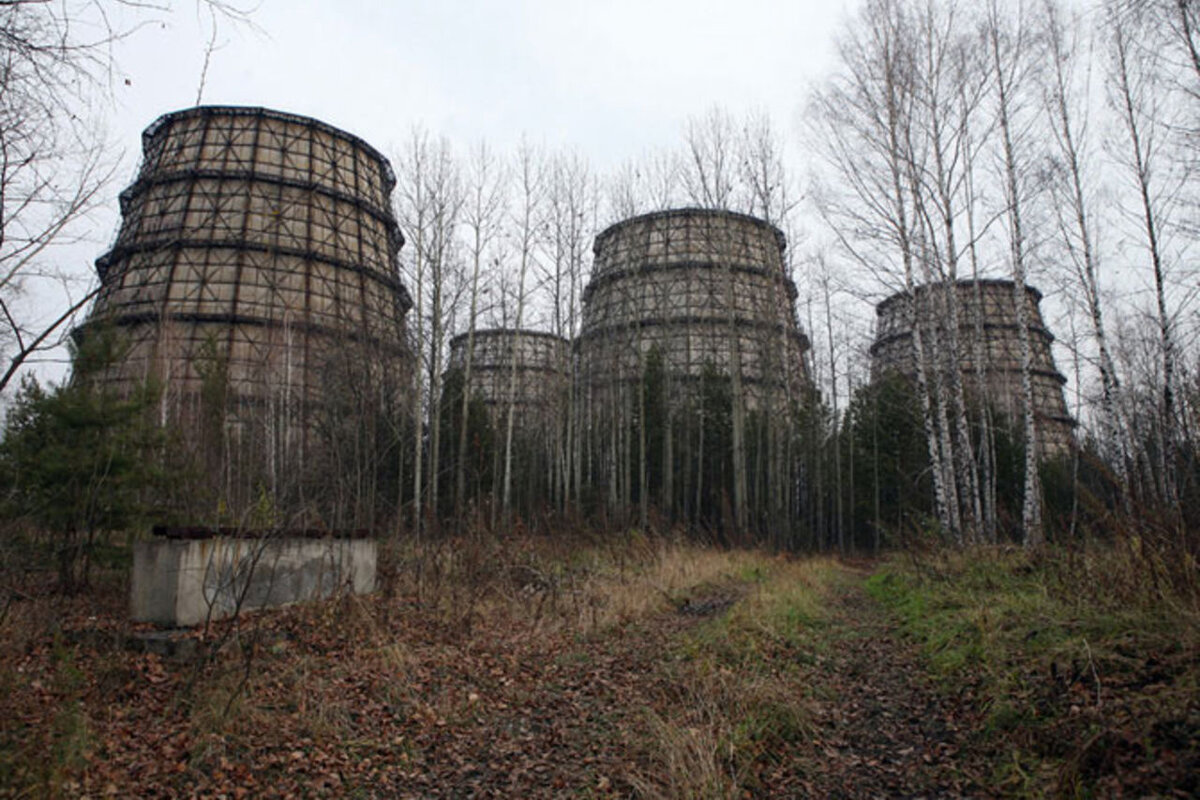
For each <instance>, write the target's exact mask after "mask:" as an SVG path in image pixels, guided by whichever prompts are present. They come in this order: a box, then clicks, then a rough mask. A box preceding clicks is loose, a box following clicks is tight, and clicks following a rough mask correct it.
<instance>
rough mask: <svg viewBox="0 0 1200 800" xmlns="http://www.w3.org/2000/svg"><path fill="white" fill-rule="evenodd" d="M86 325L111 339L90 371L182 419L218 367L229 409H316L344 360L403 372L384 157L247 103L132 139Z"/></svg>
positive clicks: (195, 114)
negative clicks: (149, 388) (113, 349)
mask: <svg viewBox="0 0 1200 800" xmlns="http://www.w3.org/2000/svg"><path fill="white" fill-rule="evenodd" d="M142 145H143V149H144V158H143V162H142V166H141V169H140V171H139V173H138V176H137V179H136V180H135V181H134V183H133V185H131V186H130V187H129V188H128V189H126V190H125V191H124V192H123V193H122V195H121V211H122V215H123V220H122V224H121V229H120V233H119V234H118V236H117V239H116V242H115V244H114V245H113V246H112V249H111V250H110V251H109V252H108V253H107V254H106V255H104V256H103V257H102V258H100V259H99V260H98V261H97V262H96V267H97V270H98V271H99V273H100V278H101V281H102V284H103V288H102V290H101V293H100V295H99V298H98V300H97V302H96V306H95V310H94V312H93V314H92V318H91V320H90V322H89V327H91V326H94V325H95V324H97V323H98V322H99V321H104V322H106V323H109V324H111V325H113V326H115V328H116V329H117V330H118V331H120V332H122V333H124V334H126V335H127V338H128V340H129V344H130V349H129V351H128V354H127V355H126V356H125V358H124V359H123V360H122V361H121V363H119V364H117V365H115V366H113V367H112V368H110V369H109V370H108V371H107V372H105V373H103V374H102V375H101V376H99V380H101V381H103V382H107V383H108V384H109V385H113V386H116V387H118V388H124V387H127V386H128V385H130V384H131V383H133V382H137V381H141V380H143V379H145V378H147V377H151V376H153V377H156V378H158V379H159V380H161V381H162V382H163V384H164V386H165V390H166V396H167V398H168V400H169V405H170V407H171V408H172V410H173V412H174V413H175V414H177V415H181V416H182V417H183V418H186V417H187V416H188V412H189V406H194V405H195V403H196V402H198V401H197V398H198V397H199V396H200V395H201V387H202V384H203V382H204V380H205V375H208V376H210V377H211V375H212V371H213V365H214V364H221V363H223V364H224V370H225V373H224V375H225V377H224V379H223V380H224V381H225V383H226V384H227V386H226V387H225V390H224V395H225V396H226V397H227V398H228V399H229V400H230V401H232V402H233V403H234V404H239V405H241V406H243V407H247V406H254V405H258V404H261V403H263V402H266V401H271V402H275V400H278V399H284V400H285V402H288V403H291V404H294V405H295V404H298V405H301V406H303V405H313V404H317V405H319V404H321V403H323V402H324V401H325V400H327V399H328V398H329V392H330V391H331V390H332V389H333V388H336V389H337V390H338V391H343V390H344V389H345V387H344V386H343V385H342V384H343V383H344V380H345V379H344V377H339V376H342V375H344V374H345V373H346V370H345V367H346V365H348V364H349V365H352V364H361V365H363V367H364V370H365V372H367V373H370V372H375V373H378V372H381V371H395V370H402V369H407V368H408V364H409V361H410V359H409V356H408V354H407V351H406V348H405V345H404V336H403V320H404V314H405V312H406V311H407V309H408V308H409V307H410V306H411V301H410V300H409V296H408V293H407V292H406V291H405V289H404V287H403V286H402V285H401V283H400V280H399V277H398V273H397V254H398V252H399V249H400V247H401V245H402V244H403V237H402V236H401V234H400V231H399V228H398V227H397V224H396V220H395V218H394V216H393V214H392V211H391V203H390V196H391V190H392V188H393V186H394V185H395V177H394V175H393V173H392V170H391V167H390V165H389V164H388V162H387V159H385V158H384V157H383V156H382V155H381V154H380V153H379V152H378V151H377V150H375V149H374V148H373V147H371V146H370V145H368V144H367V143H366V142H364V141H362V140H361V139H359V138H357V137H355V136H352V135H350V134H348V133H346V132H344V131H340V130H338V129H336V128H333V127H331V126H329V125H326V124H325V123H323V122H319V121H317V120H315V119H309V118H306V117H300V116H296V115H293V114H286V113H281V112H278V111H270V110H267V109H262V108H240V107H200V108H192V109H187V110H184V111H178V112H175V113H171V114H167V115H165V116H163V117H160V118H159V119H158V120H157V121H155V122H154V123H153V124H152V125H151V126H150V127H149V128H147V129H146V131H145V133H144V134H143V136H142Z"/></svg>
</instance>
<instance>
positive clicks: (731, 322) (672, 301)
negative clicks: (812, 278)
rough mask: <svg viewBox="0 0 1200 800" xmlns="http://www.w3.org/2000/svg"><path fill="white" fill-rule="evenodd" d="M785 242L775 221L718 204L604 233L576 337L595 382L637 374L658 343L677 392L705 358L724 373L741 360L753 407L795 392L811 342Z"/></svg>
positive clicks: (607, 385)
mask: <svg viewBox="0 0 1200 800" xmlns="http://www.w3.org/2000/svg"><path fill="white" fill-rule="evenodd" d="M784 247H785V239H784V236H783V233H782V232H781V231H780V230H779V229H778V228H776V227H774V226H773V225H770V224H768V223H766V222H764V221H762V220H760V219H756V218H754V217H750V216H746V215H744V214H737V213H733V212H730V211H721V210H706V209H679V210H672V211H662V212H657V213H653V214H646V215H644V216H640V217H634V218H632V219H628V220H625V221H623V222H619V223H617V224H616V225H613V226H612V227H610V228H608V229H607V230H605V231H603V232H602V233H601V234H600V235H599V236H597V237H596V243H595V266H594V268H593V272H592V279H591V282H590V283H589V284H588V286H587V288H586V289H585V291H584V294H583V301H584V307H583V319H582V329H581V332H580V336H579V341H578V348H579V357H580V369H581V373H582V374H583V375H584V376H586V378H585V380H586V381H587V383H588V384H589V385H590V387H591V389H592V391H593V392H598V393H600V394H603V393H604V392H605V391H606V390H609V389H615V388H617V387H619V386H621V385H622V384H628V383H631V382H635V381H638V380H640V379H641V376H642V374H643V373H642V370H643V364H644V363H645V358H646V356H647V355H648V354H649V353H650V352H651V351H652V350H654V349H656V350H657V352H658V353H659V354H660V355H661V357H662V359H663V364H664V367H665V372H666V378H667V381H668V384H669V385H670V386H671V393H672V396H673V397H674V398H675V399H676V401H678V400H681V399H684V398H686V397H688V396H692V395H693V393H694V391H695V387H696V386H697V385H698V383H699V380H700V379H701V377H702V376H703V374H704V372H705V370H706V368H708V367H711V368H713V369H715V370H716V371H717V372H718V373H720V374H722V375H725V376H730V375H732V372H733V370H734V369H735V368H736V369H737V370H738V374H739V376H740V378H741V382H742V385H743V390H744V396H745V399H746V406H747V407H748V408H751V409H753V408H755V407H759V406H761V405H763V404H764V402H766V401H767V400H768V399H770V398H774V399H776V400H777V401H778V402H779V404H780V406H779V407H782V403H783V401H784V398H786V397H795V396H797V393H798V392H799V391H800V390H801V389H802V388H803V387H804V386H805V385H806V384H807V381H808V375H807V372H806V369H805V364H804V353H805V351H806V350H807V349H808V340H807V339H806V338H805V336H804V335H803V334H802V333H800V329H799V327H798V325H797V323H796V317H795V309H794V301H795V297H796V287H795V284H794V283H793V282H792V281H791V279H790V278H788V276H787V274H786V272H785V271H784V266H783V264H784V262H783V250H784ZM601 402H602V401H601Z"/></svg>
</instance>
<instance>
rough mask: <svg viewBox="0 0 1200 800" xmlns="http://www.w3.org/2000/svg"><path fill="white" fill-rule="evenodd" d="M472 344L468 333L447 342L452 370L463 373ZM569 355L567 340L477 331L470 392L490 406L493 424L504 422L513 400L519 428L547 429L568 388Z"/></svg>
mask: <svg viewBox="0 0 1200 800" xmlns="http://www.w3.org/2000/svg"><path fill="white" fill-rule="evenodd" d="M470 342H471V340H470V335H469V334H466V333H463V334H459V335H458V336H455V337H454V338H453V339H452V340H451V341H450V369H460V370H464V371H465V368H466V365H467V351H468V344H470ZM569 351H570V345H569V343H568V342H567V340H566V339H563V338H562V337H560V336H555V335H554V334H552V333H542V332H540V331H531V330H512V329H504V328H491V329H487V330H479V331H475V336H474V347H473V354H472V355H473V357H472V358H471V385H470V392H471V394H472V395H473V396H476V397H479V398H480V399H482V400H483V402H484V403H485V404H486V405H487V406H488V409H489V410H490V412H491V415H492V419H493V422H498V421H501V420H504V419H505V418H506V417H505V415H506V414H507V410H508V404H509V401H510V398H511V401H512V403H513V407H514V420H515V421H516V423H517V424H518V425H523V426H537V427H539V428H545V427H547V426H548V425H549V424H550V417H548V416H547V415H548V414H550V413H553V412H556V411H557V409H558V407H559V403H561V401H562V392H563V390H565V389H566V381H567V371H568V367H569V365H568V361H567V359H568V357H569ZM514 361H515V364H514ZM514 367H515V370H516V371H515V373H514ZM514 377H515V383H514ZM510 390H511V391H510Z"/></svg>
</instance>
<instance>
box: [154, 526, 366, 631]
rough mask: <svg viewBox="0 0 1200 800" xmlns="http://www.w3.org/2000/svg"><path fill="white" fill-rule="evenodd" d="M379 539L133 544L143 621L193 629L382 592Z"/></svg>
mask: <svg viewBox="0 0 1200 800" xmlns="http://www.w3.org/2000/svg"><path fill="white" fill-rule="evenodd" d="M376 550H377V548H376V543H375V540H374V539H367V538H360V539H334V538H323V539H316V538H303V537H266V538H244V537H233V536H213V537H210V538H198V539H155V540H152V541H145V542H138V543H137V544H135V545H134V550H133V580H132V586H131V589H130V612H131V615H132V617H133V619H134V621H136V622H153V623H156V624H159V625H167V626H173V627H185V626H189V625H198V624H200V623H203V622H205V621H206V620H209V619H212V620H218V619H222V618H224V617H228V616H230V615H232V614H233V613H234V612H235V611H237V609H238V608H239V601H240V608H241V610H243V611H247V610H252V609H258V608H272V607H277V606H282V605H287V604H290V603H298V602H302V601H305V600H316V599H320V598H323V597H329V596H331V595H333V594H335V593H337V592H339V591H348V592H353V593H354V594H367V593H370V592H373V591H374V590H375V563H376V556H377V553H376Z"/></svg>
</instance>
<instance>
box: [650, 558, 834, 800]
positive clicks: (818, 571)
mask: <svg viewBox="0 0 1200 800" xmlns="http://www.w3.org/2000/svg"><path fill="white" fill-rule="evenodd" d="M738 566H739V568H740V569H741V570H742V573H741V574H742V575H743V577H746V578H749V579H751V580H753V581H754V587H753V589H752V590H751V591H750V593H749V594H748V595H747V596H746V597H745V598H743V599H742V600H740V601H739V602H738V603H736V604H735V605H734V606H733V607H732V608H731V609H730V611H729V612H728V613H727V614H724V615H722V616H719V617H716V618H714V619H712V620H710V621H708V622H707V623H705V624H704V625H703V626H701V627H700V628H699V629H697V630H695V631H692V632H690V633H689V634H687V635H686V636H685V637H684V638H683V640H682V641H681V643H680V646H679V652H678V653H677V654H676V656H677V658H678V661H677V662H676V664H675V666H674V668H673V672H672V678H673V681H672V689H670V690H669V691H668V692H667V696H666V697H664V698H662V702H661V703H660V704H659V708H660V710H653V711H650V712H648V718H649V728H650V731H651V734H652V743H651V747H650V753H649V760H650V762H651V763H652V764H653V765H654V767H653V769H651V770H642V771H640V772H638V771H635V773H634V774H633V775H632V776H631V779H630V782H631V783H632V784H633V785H634V786H635V787H637V789H638V791H639V793H640V794H642V795H644V796H646V797H662V798H668V797H691V798H732V797H741V796H743V795H744V793H745V792H748V791H751V792H752V791H753V790H754V789H755V788H756V787H757V786H758V784H759V778H760V774H761V772H762V771H763V770H764V769H770V768H771V767H772V766H773V765H777V764H778V763H779V762H780V760H781V759H783V758H784V755H783V754H784V753H785V751H786V749H787V748H788V747H789V746H791V745H793V744H795V743H796V742H798V741H800V740H801V739H802V738H803V737H805V736H806V735H807V734H808V733H809V732H810V725H809V704H808V703H809V701H808V696H807V694H806V692H805V680H804V676H803V672H802V669H801V664H802V663H807V662H808V661H809V660H810V659H811V654H812V651H813V649H814V648H816V647H819V646H821V645H820V637H818V636H816V635H814V634H815V633H816V632H817V629H818V628H819V627H820V626H821V625H823V624H824V612H823V610H822V595H823V594H824V592H825V591H826V590H827V588H828V587H829V585H830V583H831V582H832V581H834V580H837V579H838V577H839V576H840V575H841V574H842V571H841V569H840V568H839V567H838V566H837V565H836V564H835V563H834V562H832V561H830V560H826V559H819V560H806V561H793V560H787V559H765V558H762V557H759V558H757V559H751V560H749V561H742V562H740V563H739V565H738ZM747 570H749V571H748V572H747Z"/></svg>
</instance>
